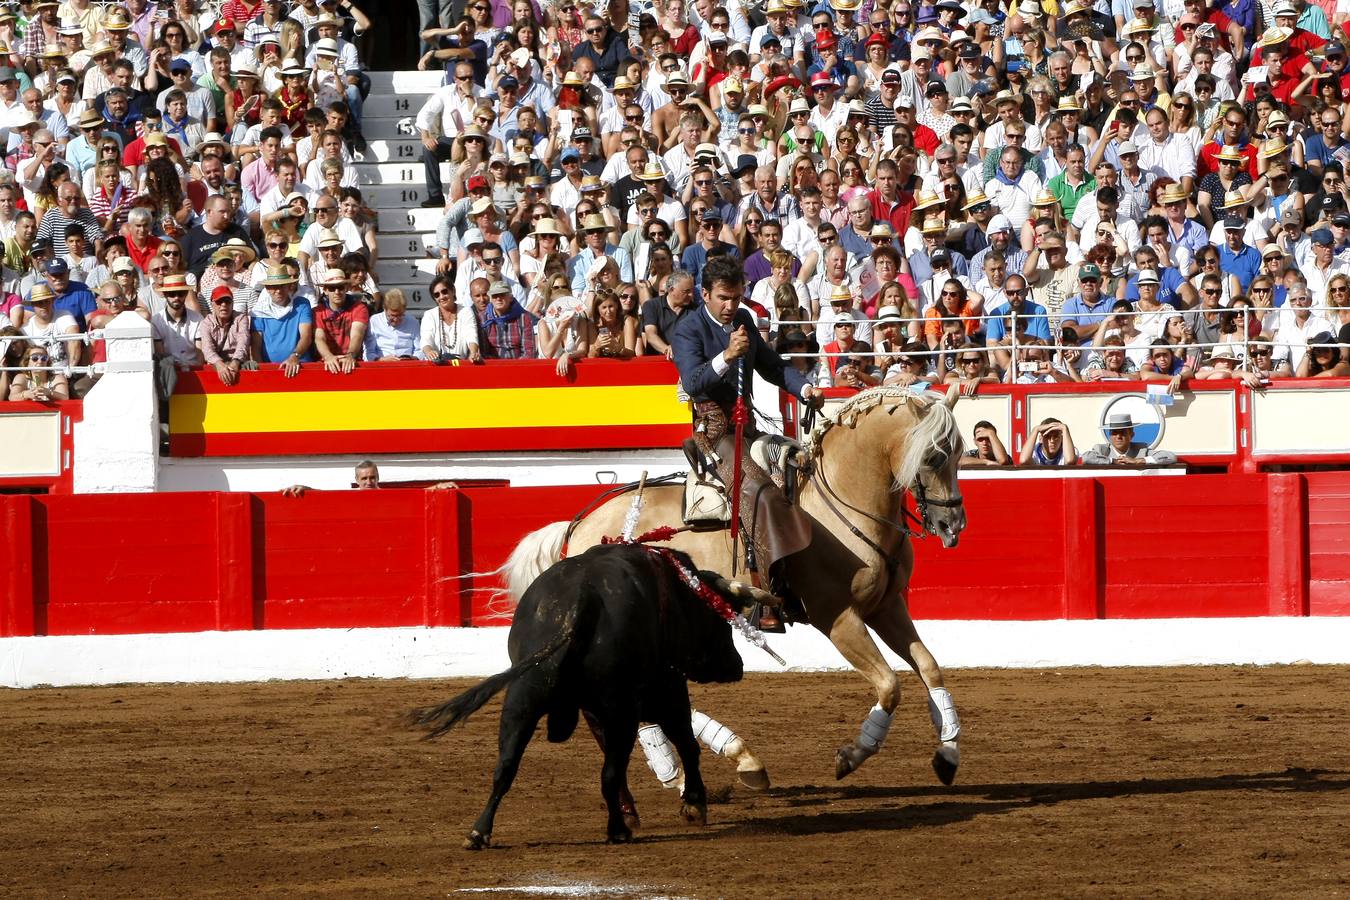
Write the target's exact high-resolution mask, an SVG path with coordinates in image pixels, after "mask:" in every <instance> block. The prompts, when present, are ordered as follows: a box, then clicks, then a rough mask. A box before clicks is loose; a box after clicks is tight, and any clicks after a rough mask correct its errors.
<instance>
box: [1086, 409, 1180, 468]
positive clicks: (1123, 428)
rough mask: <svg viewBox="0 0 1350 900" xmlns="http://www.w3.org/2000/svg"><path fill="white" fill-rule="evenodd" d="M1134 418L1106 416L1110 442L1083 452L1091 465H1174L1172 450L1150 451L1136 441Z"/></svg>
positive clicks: (1126, 414)
mask: <svg viewBox="0 0 1350 900" xmlns="http://www.w3.org/2000/svg"><path fill="white" fill-rule="evenodd" d="M1134 426H1135V422H1134V419H1132V418H1131V417H1130V414H1129V413H1112V414H1111V415H1109V416H1107V417H1106V432H1107V437H1108V441H1107V442H1106V443H1104V444H1096V445H1094V446H1093V447H1092V448H1091V449H1090V450H1086V451H1084V452H1083V464H1084V465H1088V466H1109V465H1118V466H1173V465H1176V463H1177V455H1176V454H1175V453H1173V452H1172V451H1171V450H1150V449H1149V446H1148V444H1145V443H1143V442H1141V441H1136V440H1135V439H1134Z"/></svg>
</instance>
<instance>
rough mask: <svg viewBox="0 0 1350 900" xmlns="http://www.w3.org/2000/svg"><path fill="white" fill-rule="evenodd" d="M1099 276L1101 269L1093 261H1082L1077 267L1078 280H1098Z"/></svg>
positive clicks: (1100, 275)
mask: <svg viewBox="0 0 1350 900" xmlns="http://www.w3.org/2000/svg"><path fill="white" fill-rule="evenodd" d="M1101 277H1102V270H1101V269H1099V268H1098V267H1097V266H1096V264H1095V263H1084V264H1083V265H1082V266H1080V267H1079V269H1078V280H1079V281H1091V280H1093V279H1096V280H1098V281H1100V280H1101Z"/></svg>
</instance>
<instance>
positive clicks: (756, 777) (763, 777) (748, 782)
mask: <svg viewBox="0 0 1350 900" xmlns="http://www.w3.org/2000/svg"><path fill="white" fill-rule="evenodd" d="M736 777H737V778H739V779H740V780H741V784H742V785H744V786H745V787H748V788H749V789H750V790H752V791H766V790H768V789H769V773H768V772H766V771H764V770H763V769H746V770H744V771H742V772H737V773H736Z"/></svg>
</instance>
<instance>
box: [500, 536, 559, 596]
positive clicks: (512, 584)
mask: <svg viewBox="0 0 1350 900" xmlns="http://www.w3.org/2000/svg"><path fill="white" fill-rule="evenodd" d="M571 527H572V523H571V522H550V523H549V524H548V525H545V526H544V527H543V528H540V529H539V530H538V531H532V532H530V533H529V534H527V535H525V537H523V538H521V541H520V543H519V544H516V549H514V550H512V551H511V556H510V557H509V558H507V560H506V564H505V565H503V566H502V569H503V570H504V572H505V575H506V587H507V590H508V591H510V593H511V597H512V598H513V599H514V600H515V601H516V602H517V603H519V602H520V598H521V597H524V596H525V589H526V588H528V587H529V586H530V585H531V584H533V583H534V580H535V579H536V578H538V577H539V576H540V575H542V574H544V571H545V570H546V569H548V568H549V567H550V566H552V565H553V564H554V563H556V562H557V561H558V560H560V559H562V553H563V544H565V543H566V542H567V532H568V530H569V529H570V528H571Z"/></svg>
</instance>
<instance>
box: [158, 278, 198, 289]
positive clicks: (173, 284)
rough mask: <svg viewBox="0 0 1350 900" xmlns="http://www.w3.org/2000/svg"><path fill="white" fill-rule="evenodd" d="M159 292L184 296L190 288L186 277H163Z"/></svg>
mask: <svg viewBox="0 0 1350 900" xmlns="http://www.w3.org/2000/svg"><path fill="white" fill-rule="evenodd" d="M159 290H160V293H163V294H186V293H187V292H188V291H190V290H192V288H190V287H188V283H187V276H186V275H165V276H164V286H163V287H161V288H160V289H159Z"/></svg>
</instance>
